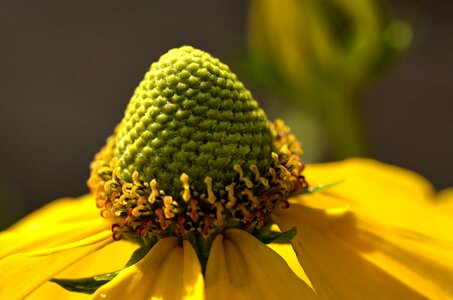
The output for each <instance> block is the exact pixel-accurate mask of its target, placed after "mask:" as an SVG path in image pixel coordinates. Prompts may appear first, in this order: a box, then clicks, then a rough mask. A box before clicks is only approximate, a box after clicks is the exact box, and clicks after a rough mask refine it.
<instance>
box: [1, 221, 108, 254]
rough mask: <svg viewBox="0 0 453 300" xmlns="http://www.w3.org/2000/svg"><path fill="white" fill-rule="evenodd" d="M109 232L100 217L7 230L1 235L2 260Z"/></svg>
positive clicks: (106, 224)
mask: <svg viewBox="0 0 453 300" xmlns="http://www.w3.org/2000/svg"><path fill="white" fill-rule="evenodd" d="M105 230H109V225H108V223H106V222H105V221H104V220H102V219H101V218H100V217H99V218H97V219H95V220H87V221H81V222H74V223H67V224H59V225H51V226H45V227H39V228H38V227H36V228H33V227H30V228H29V229H20V230H7V231H4V232H2V233H1V234H0V244H1V245H2V247H1V248H0V258H3V257H6V256H8V255H10V254H13V253H19V252H30V251H38V250H42V249H46V248H51V247H57V246H61V245H65V244H69V243H74V242H77V241H80V240H82V239H84V238H86V237H89V236H92V235H94V234H96V233H99V232H102V231H105Z"/></svg>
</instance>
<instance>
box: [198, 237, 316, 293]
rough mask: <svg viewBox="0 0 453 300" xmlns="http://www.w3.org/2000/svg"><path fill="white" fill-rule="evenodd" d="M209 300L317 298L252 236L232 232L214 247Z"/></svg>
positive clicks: (208, 271)
mask: <svg viewBox="0 0 453 300" xmlns="http://www.w3.org/2000/svg"><path fill="white" fill-rule="evenodd" d="M205 285H206V298H207V299H314V298H315V297H316V295H315V294H314V292H313V291H312V290H311V288H310V287H309V286H307V284H306V283H305V282H304V281H302V280H301V279H300V278H298V277H297V276H296V275H295V274H294V273H293V272H292V271H291V269H290V268H289V266H288V264H287V263H286V262H285V261H284V260H283V259H282V258H281V257H280V256H279V255H278V254H276V253H275V252H274V251H272V250H271V249H270V248H269V247H267V246H266V245H264V244H262V243H261V242H260V241H258V240H257V239H255V238H254V237H253V236H252V235H250V234H249V233H247V232H245V231H242V230H239V229H228V230H226V231H225V233H224V235H218V236H217V237H216V238H215V239H214V242H213V244H212V248H211V253H210V256H209V260H208V265H207V268H206V283H205Z"/></svg>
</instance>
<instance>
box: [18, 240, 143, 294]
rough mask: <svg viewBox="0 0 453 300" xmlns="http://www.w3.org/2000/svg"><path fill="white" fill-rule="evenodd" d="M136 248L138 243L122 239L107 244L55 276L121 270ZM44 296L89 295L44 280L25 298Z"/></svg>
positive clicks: (88, 274) (79, 276)
mask: <svg viewBox="0 0 453 300" xmlns="http://www.w3.org/2000/svg"><path fill="white" fill-rule="evenodd" d="M137 248H138V244H134V243H131V242H128V241H124V240H121V241H117V242H114V243H111V244H108V245H107V246H105V247H103V248H102V249H99V250H98V251H95V252H93V253H91V254H89V255H87V256H86V257H84V258H82V259H81V260H80V261H78V262H77V263H76V264H73V265H72V266H70V267H69V268H67V269H65V270H64V271H63V272H61V273H58V274H57V275H55V277H56V278H83V277H89V276H93V275H100V274H106V273H110V272H114V271H118V270H121V269H122V268H123V267H124V265H125V264H126V262H127V261H128V260H129V258H130V257H131V255H132V253H133V252H134V251H135V250H136V249H137ZM46 298H47V299H58V300H72V299H74V300H75V299H89V298H91V295H88V294H83V293H75V292H69V291H67V290H65V289H63V288H62V287H60V286H59V285H57V284H55V283H52V282H46V283H45V284H43V285H42V286H41V287H39V288H38V289H37V290H36V291H34V292H33V293H32V294H31V295H30V296H29V297H27V300H41V299H46Z"/></svg>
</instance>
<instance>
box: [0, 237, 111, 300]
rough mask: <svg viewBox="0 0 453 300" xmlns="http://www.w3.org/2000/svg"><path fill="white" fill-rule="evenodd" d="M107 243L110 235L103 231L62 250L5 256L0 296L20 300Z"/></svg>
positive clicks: (63, 247) (0, 278)
mask: <svg viewBox="0 0 453 300" xmlns="http://www.w3.org/2000/svg"><path fill="white" fill-rule="evenodd" d="M111 242H112V237H111V232H110V231H104V232H101V233H99V234H96V235H94V236H92V237H89V238H86V239H84V240H81V241H79V242H76V243H71V244H68V245H65V246H61V247H55V248H50V249H46V250H43V251H39V252H32V253H20V254H14V255H11V256H8V257H6V258H4V259H3V260H1V261H0V273H1V274H2V276H1V277H0V295H2V297H4V299H11V300H12V299H23V298H24V297H25V296H27V295H28V294H30V293H31V292H33V291H34V290H35V289H37V288H38V287H39V286H40V285H42V284H43V283H45V282H46V281H47V280H49V279H50V278H52V277H54V276H55V274H57V273H59V272H61V271H62V270H63V269H65V268H67V267H68V266H70V265H72V264H73V263H75V262H77V261H79V260H80V259H81V258H83V257H85V256H87V255H88V254H90V253H91V252H93V251H96V250H98V249H100V248H102V247H103V246H105V245H107V244H108V243H111Z"/></svg>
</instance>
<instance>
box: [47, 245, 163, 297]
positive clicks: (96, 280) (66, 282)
mask: <svg viewBox="0 0 453 300" xmlns="http://www.w3.org/2000/svg"><path fill="white" fill-rule="evenodd" d="M156 243H157V238H156V237H154V238H152V239H151V240H150V242H149V243H148V244H147V245H145V246H143V247H140V248H138V249H137V250H135V251H134V253H132V256H131V258H130V259H129V261H128V262H127V263H126V266H125V267H124V268H127V267H130V266H132V265H133V264H135V263H137V262H139V261H140V260H141V259H142V258H143V257H145V255H146V254H147V253H148V252H149V251H150V250H151V248H152V247H153V246H154V245H155V244H156ZM124 268H123V269H124ZM120 272H121V271H116V272H112V273H107V274H101V275H96V276H92V277H85V278H77V279H64V278H52V279H50V280H49V281H50V282H54V283H56V284H58V285H59V286H61V287H62V288H64V289H66V290H68V291H71V292H78V293H85V294H92V293H94V292H95V291H96V290H97V289H98V288H100V287H101V286H103V285H104V284H106V283H108V282H109V281H110V280H112V279H113V278H115V277H116V275H118V274H119V273H120Z"/></svg>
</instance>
